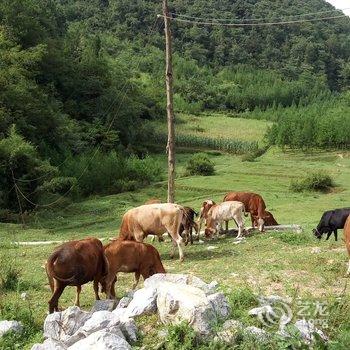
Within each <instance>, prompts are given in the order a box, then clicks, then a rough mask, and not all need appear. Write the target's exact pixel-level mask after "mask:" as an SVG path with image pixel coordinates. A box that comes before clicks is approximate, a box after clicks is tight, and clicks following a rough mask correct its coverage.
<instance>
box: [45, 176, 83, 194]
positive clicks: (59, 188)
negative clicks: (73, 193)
mask: <svg viewBox="0 0 350 350" xmlns="http://www.w3.org/2000/svg"><path fill="white" fill-rule="evenodd" d="M76 184H77V179H76V178H75V177H54V178H53V179H51V180H50V181H46V182H44V184H43V185H42V186H41V187H40V190H42V191H45V192H49V193H59V194H65V193H66V192H67V191H69V190H70V189H71V188H72V187H73V186H75V185H76Z"/></svg>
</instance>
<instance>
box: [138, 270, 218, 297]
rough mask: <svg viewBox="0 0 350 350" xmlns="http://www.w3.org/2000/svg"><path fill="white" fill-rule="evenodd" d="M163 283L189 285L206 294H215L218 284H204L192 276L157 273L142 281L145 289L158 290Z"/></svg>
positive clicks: (214, 282)
mask: <svg viewBox="0 0 350 350" xmlns="http://www.w3.org/2000/svg"><path fill="white" fill-rule="evenodd" d="M163 282H171V283H175V284H177V285H180V284H181V285H190V286H193V287H196V288H199V289H201V290H203V291H204V292H205V293H206V294H208V295H209V294H213V293H215V292H216V288H217V285H218V283H217V282H216V281H213V282H211V283H210V284H207V283H205V282H204V281H202V280H201V279H200V278H198V277H196V276H192V275H184V274H174V273H168V274H165V273H157V274H155V275H153V276H151V277H149V278H147V279H146V280H145V281H144V286H145V288H154V289H156V288H158V286H159V285H160V284H161V283H163Z"/></svg>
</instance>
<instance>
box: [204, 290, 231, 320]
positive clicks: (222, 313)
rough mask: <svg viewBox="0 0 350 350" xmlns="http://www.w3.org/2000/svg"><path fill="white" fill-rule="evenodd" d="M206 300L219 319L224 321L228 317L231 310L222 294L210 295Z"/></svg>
mask: <svg viewBox="0 0 350 350" xmlns="http://www.w3.org/2000/svg"><path fill="white" fill-rule="evenodd" d="M208 300H209V302H210V304H211V306H212V308H213V310H214V312H215V314H216V315H217V317H218V318H219V319H226V318H227V317H228V316H229V315H230V312H231V308H230V305H229V304H228V301H227V299H226V297H225V295H224V294H223V293H215V294H211V295H209V296H208Z"/></svg>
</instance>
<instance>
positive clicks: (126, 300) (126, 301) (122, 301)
mask: <svg viewBox="0 0 350 350" xmlns="http://www.w3.org/2000/svg"><path fill="white" fill-rule="evenodd" d="M131 300H132V298H129V297H123V298H121V299H120V301H119V303H118V305H117V309H120V308H125V307H127V306H128V305H129V304H130V302H131Z"/></svg>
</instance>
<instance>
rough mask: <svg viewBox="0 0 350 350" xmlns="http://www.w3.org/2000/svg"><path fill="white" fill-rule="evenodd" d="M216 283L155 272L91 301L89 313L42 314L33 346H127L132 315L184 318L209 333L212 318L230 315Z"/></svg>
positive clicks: (57, 349)
mask: <svg viewBox="0 0 350 350" xmlns="http://www.w3.org/2000/svg"><path fill="white" fill-rule="evenodd" d="M216 287H217V283H215V282H212V283H211V284H207V283H204V282H203V281H202V280H201V279H199V278H197V277H195V276H190V275H177V274H157V275H154V276H152V277H150V278H148V279H147V280H146V281H145V283H144V288H142V289H139V290H137V291H136V292H135V293H133V295H131V296H127V297H124V298H122V299H121V300H120V302H119V303H118V305H117V306H116V308H115V309H114V310H113V308H114V306H115V305H114V301H111V300H103V301H98V302H96V304H95V306H94V307H93V309H92V310H91V312H86V311H82V310H81V309H80V308H78V307H76V306H73V307H69V308H68V309H67V310H65V311H62V312H55V313H53V314H50V315H48V316H47V317H46V320H45V323H44V338H45V341H44V343H42V344H35V345H34V346H33V347H32V350H49V349H50V350H66V349H68V350H77V349H84V350H90V349H91V350H92V349H121V350H123V349H131V345H132V344H133V343H134V342H136V341H137V332H138V330H137V326H136V323H135V321H134V318H135V317H136V316H140V315H144V314H153V313H157V312H158V315H159V318H160V320H161V321H162V322H163V323H164V324H169V323H172V324H173V323H178V322H181V321H187V322H188V323H189V324H190V325H191V326H192V327H193V328H194V329H195V331H196V332H197V334H198V335H199V336H209V335H213V330H212V325H213V324H215V323H216V322H215V320H223V319H226V318H227V317H228V316H229V313H230V308H229V305H228V302H227V299H226V297H225V296H224V294H222V293H219V292H217V291H216Z"/></svg>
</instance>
